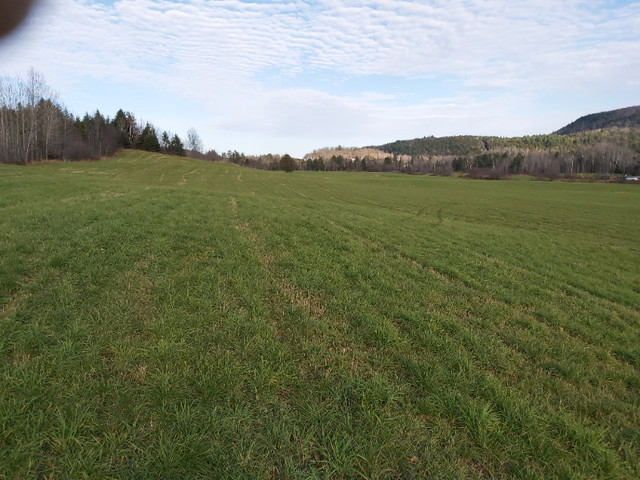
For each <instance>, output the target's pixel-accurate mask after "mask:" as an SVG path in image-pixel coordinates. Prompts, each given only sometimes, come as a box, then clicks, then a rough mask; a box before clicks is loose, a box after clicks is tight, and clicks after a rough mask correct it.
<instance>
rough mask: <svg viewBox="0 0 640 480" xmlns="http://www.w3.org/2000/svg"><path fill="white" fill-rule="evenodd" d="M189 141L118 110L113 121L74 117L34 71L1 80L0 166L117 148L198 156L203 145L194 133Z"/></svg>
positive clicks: (84, 156)
mask: <svg viewBox="0 0 640 480" xmlns="http://www.w3.org/2000/svg"><path fill="white" fill-rule="evenodd" d="M187 136H188V142H187V145H186V146H185V145H184V143H183V142H182V140H181V139H180V137H179V136H178V134H175V133H174V134H171V133H169V132H167V131H162V132H161V133H160V132H159V131H158V129H157V128H156V127H155V126H154V125H153V124H151V123H149V122H143V121H139V120H137V119H136V117H135V115H134V114H133V113H131V112H126V111H124V110H122V109H120V110H118V111H117V112H116V114H115V116H114V117H113V118H109V117H105V116H104V115H103V114H102V113H101V112H100V111H98V110H96V112H95V113H93V114H89V113H85V115H84V116H83V117H82V118H80V117H76V116H74V115H73V114H71V113H70V112H69V111H68V110H67V109H66V108H65V107H64V106H63V105H62V104H61V103H60V102H59V101H58V98H57V95H56V93H55V92H54V91H53V90H52V89H51V88H49V87H48V86H47V84H46V82H45V80H44V77H43V76H42V75H41V74H40V73H38V72H36V71H35V70H33V69H31V70H30V71H29V73H28V74H27V76H26V78H20V77H17V78H7V77H5V78H1V77H0V163H17V164H27V163H30V162H35V161H41V160H86V159H95V160H97V159H99V158H100V157H103V156H110V155H113V154H114V153H115V152H116V151H117V150H118V149H120V148H137V149H141V150H148V151H152V152H162V153H166V154H169V155H178V156H185V155H187V153H190V151H192V152H194V153H195V154H201V151H202V142H201V140H200V137H199V135H198V133H197V132H196V131H195V129H193V128H192V129H190V130H189V132H188V134H187Z"/></svg>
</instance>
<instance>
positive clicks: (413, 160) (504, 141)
mask: <svg viewBox="0 0 640 480" xmlns="http://www.w3.org/2000/svg"><path fill="white" fill-rule="evenodd" d="M368 149H369V150H374V149H377V150H379V151H381V152H384V153H386V154H388V155H391V156H393V158H392V162H387V164H386V165H385V164H380V162H378V165H376V164H375V163H373V162H370V164H369V170H371V169H376V168H377V169H380V170H385V169H387V170H389V169H390V170H399V171H406V172H411V173H433V174H448V173H451V172H452V171H460V172H466V173H469V174H474V175H475V174H479V175H480V176H485V177H486V176H489V177H492V178H500V177H502V176H506V175H509V174H513V173H526V174H530V175H539V176H546V177H554V176H569V177H572V176H575V175H582V174H601V175H611V174H623V173H626V174H636V175H637V174H638V173H640V107H629V108H624V109H621V110H614V111H611V112H603V113H598V114H593V115H587V116H585V117H582V118H580V119H578V120H576V121H575V122H573V123H572V124H570V125H567V126H566V127H564V128H563V129H560V130H559V131H557V132H555V133H552V134H544V135H531V136H524V137H510V138H509V137H496V136H470V135H464V136H449V137H439V138H438V137H433V136H431V137H423V138H415V139H412V140H397V141H395V142H391V143H387V144H384V145H379V146H372V147H368ZM372 158H375V157H372ZM407 159H408V160H407ZM357 160H358V159H357V158H356V164H357Z"/></svg>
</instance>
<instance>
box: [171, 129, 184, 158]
mask: <svg viewBox="0 0 640 480" xmlns="http://www.w3.org/2000/svg"><path fill="white" fill-rule="evenodd" d="M168 151H169V153H170V154H171V155H178V156H179V157H184V156H185V155H186V153H185V151H184V145H182V140H180V137H179V136H178V134H175V135H174V136H173V138H172V139H171V142H170V143H169V150H168Z"/></svg>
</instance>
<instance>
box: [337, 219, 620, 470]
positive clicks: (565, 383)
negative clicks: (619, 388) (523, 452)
mask: <svg viewBox="0 0 640 480" xmlns="http://www.w3.org/2000/svg"><path fill="white" fill-rule="evenodd" d="M329 223H330V224H331V225H332V226H334V227H335V228H337V229H338V230H340V231H341V232H343V233H346V234H349V235H352V236H355V238H357V241H359V242H365V243H366V244H368V245H369V247H370V248H372V249H375V250H378V251H379V250H380V249H385V250H386V251H388V252H389V254H390V255H391V256H392V257H393V256H395V257H396V258H398V257H399V258H401V259H402V260H403V261H405V262H408V263H410V264H411V265H413V266H415V267H417V268H419V269H421V270H423V271H427V272H429V273H430V274H432V275H434V276H435V277H436V278H438V279H439V280H440V281H442V282H444V283H445V284H447V285H449V286H450V287H453V288H450V290H451V291H455V292H456V294H457V295H461V294H462V296H463V297H471V298H482V299H487V298H488V299H490V300H491V303H493V304H495V305H497V306H499V307H500V309H501V310H502V311H504V312H505V313H504V314H503V315H505V314H506V318H505V320H506V321H507V322H509V318H511V317H513V316H515V317H520V318H521V319H522V320H519V321H525V320H526V321H527V322H530V323H531V322H532V323H533V324H536V323H537V319H536V317H535V315H533V314H532V312H531V311H530V310H529V309H527V310H522V309H521V308H519V307H518V306H513V305H510V304H507V303H504V302H502V301H500V300H497V299H495V298H491V297H490V296H489V295H487V292H481V291H478V290H476V289H475V288H473V286H471V285H468V284H464V283H462V282H460V280H459V279H457V278H455V277H453V278H452V277H449V276H448V275H446V274H442V273H441V272H439V271H437V270H435V269H432V268H429V267H427V266H425V265H423V264H422V263H420V262H418V261H417V260H415V259H413V258H411V257H409V256H406V255H405V254H403V253H402V252H401V251H398V250H397V249H394V248H391V247H389V246H387V245H385V246H384V247H383V246H381V245H380V243H379V242H376V241H374V240H371V239H369V238H367V237H363V236H360V235H358V234H356V233H354V232H353V231H352V230H349V229H348V228H347V227H345V226H343V225H338V224H336V223H335V222H334V221H330V222H329ZM375 250H373V251H375ZM483 302H484V301H483ZM423 308H426V309H427V311H428V309H429V308H430V305H428V304H427V305H423ZM507 312H510V313H507ZM464 315H465V316H467V315H469V313H465V314H464ZM461 320H463V319H462V318H461V319H460V320H457V321H456V320H453V321H451V320H448V319H447V318H446V317H439V320H438V323H440V325H442V327H443V328H444V330H441V331H439V333H436V331H434V332H433V333H434V334H436V335H438V336H439V337H440V338H441V339H443V338H452V339H453V338H455V339H457V340H456V341H455V342H451V341H448V342H447V343H448V344H449V346H448V347H447V348H446V349H445V351H442V350H438V351H435V352H434V355H437V356H438V358H439V359H440V362H441V363H442V361H443V360H444V359H445V358H447V354H446V351H447V350H452V349H453V350H454V351H455V350H456V349H457V348H459V347H460V346H462V345H464V347H463V348H464V350H458V352H459V353H462V352H463V351H467V352H468V353H466V354H464V355H463V357H461V358H464V360H462V362H463V363H462V364H461V365H465V367H464V368H465V370H466V371H467V372H468V374H466V375H464V377H463V378H464V380H463V385H467V384H468V385H471V384H472V382H473V379H474V378H479V377H482V375H481V372H482V371H484V372H486V371H490V372H492V375H494V376H495V377H496V378H500V381H501V383H503V384H504V385H505V386H506V385H512V387H508V388H509V390H510V391H511V393H510V394H509V396H508V397H507V398H505V399H503V400H501V402H502V403H504V402H505V401H506V402H507V403H513V401H514V400H515V399H517V398H523V394H522V393H521V392H520V391H519V389H520V386H521V385H523V383H522V382H525V384H528V383H530V382H531V381H533V382H534V383H535V384H539V385H545V386H546V389H547V391H549V390H550V391H555V392H557V398H558V399H561V398H567V397H569V398H577V395H575V393H576V392H577V391H576V387H578V386H581V388H582V389H583V393H586V392H584V385H582V383H583V382H584V378H580V377H576V378H571V377H569V378H565V377H557V376H555V375H553V376H552V377H548V376H547V375H545V373H544V372H541V371H540V369H539V367H536V365H541V364H542V365H545V363H546V364H547V365H549V364H550V362H549V360H551V359H552V358H553V356H551V355H550V351H549V350H542V351H541V355H539V356H538V355H536V356H534V357H531V353H530V348H529V347H528V346H527V345H535V344H539V343H540V342H543V343H544V341H545V340H544V339H542V338H540V333H542V332H545V331H546V334H547V338H548V341H549V342H551V344H554V343H556V340H555V335H556V334H555V333H552V332H553V330H555V329H553V327H551V328H552V329H553V330H550V329H549V328H548V327H547V326H546V325H545V326H544V327H543V329H542V330H541V329H540V328H538V329H537V330H536V331H537V334H536V335H535V336H534V335H530V334H528V333H527V332H526V330H520V329H518V328H516V329H515V330H514V329H513V328H512V327H511V328H509V329H508V330H510V331H512V332H514V333H517V332H519V333H517V335H516V337H513V334H510V335H507V337H506V338H503V335H502V334H501V333H500V332H498V335H496V332H495V331H494V330H493V329H492V328H490V326H491V324H493V322H492V321H491V322H488V325H487V326H485V325H484V322H481V323H478V322H474V323H469V322H464V323H463V322H462V321H461ZM478 327H480V328H479V329H478ZM503 328H504V327H503ZM416 333H418V332H416ZM505 333H506V332H505ZM523 334H524V336H523ZM563 336H564V337H565V338H564V340H562V341H563V342H567V341H568V342H569V345H573V346H572V347H570V349H571V350H575V351H583V352H585V353H586V352H587V350H585V347H584V344H583V343H582V342H581V341H578V340H577V339H575V338H573V339H572V338H571V337H567V336H566V334H565V335H563ZM509 337H511V340H509ZM488 338H492V339H493V341H492V342H491V343H490V344H489V345H487V343H486V340H487V339H488ZM513 339H518V340H516V343H515V344H514V343H513ZM522 342H524V343H522ZM456 345H457V346H456ZM514 347H515V350H514ZM496 348H497V350H496ZM500 352H502V353H500ZM500 356H502V357H503V360H502V362H501V365H500V368H496V367H497V366H496V365H495V360H496V358H499V357H500ZM562 358H564V355H559V356H558V357H557V361H561V359H562ZM591 360H592V362H591V363H593V360H594V358H593V357H591ZM459 361H460V360H455V361H453V363H452V364H451V367H450V368H451V369H452V370H453V371H455V370H456V368H457V367H456V365H460V364H459V363H458V362H459ZM477 362H480V363H479V364H478V365H479V366H480V367H481V370H476V368H475V367H473V365H474V364H476V363H477ZM508 364H511V365H512V367H511V368H510V369H507V370H506V371H505V370H504V368H505V367H506V366H507V365H508ZM617 369H618V370H619V368H617ZM516 372H517V373H516ZM514 374H515V375H514ZM629 374H632V372H629ZM421 378H423V377H421ZM424 378H426V377H424ZM424 378H423V380H424ZM429 384H431V385H432V384H433V382H432V381H429ZM434 388H435V387H434ZM483 390H484V387H480V391H479V392H476V393H474V395H479V396H480V397H482V396H483V395H484V394H483V393H482V391H483ZM503 390H504V388H503ZM590 390H591V392H592V395H594V396H596V397H600V400H599V401H600V402H604V403H607V404H609V405H610V408H612V409H613V411H617V412H619V414H620V415H622V416H628V415H630V414H631V411H630V410H629V409H628V407H627V406H625V405H622V404H619V403H618V402H616V400H615V398H614V397H613V396H612V395H609V394H607V393H603V392H602V391H601V386H599V385H598V384H595V385H593V387H592V388H591V389H590ZM505 392H506V390H505ZM570 392H574V393H570ZM524 398H528V400H527V404H528V405H527V410H528V411H533V410H535V409H536V408H537V406H538V405H540V406H543V408H544V410H543V411H544V414H545V415H544V416H546V417H552V418H556V420H555V422H556V423H557V424H558V425H565V426H567V427H566V428H574V427H569V426H570V425H576V424H582V421H580V420H579V419H578V417H575V416H573V415H571V414H566V413H560V412H558V411H556V407H555V406H554V405H552V404H548V403H546V402H545V400H544V399H542V398H536V397H535V396H534V397H531V396H529V395H527V394H525V396H524ZM489 400H490V401H495V399H492V400H491V399H488V401H489ZM547 402H548V400H547ZM569 403H570V404H573V407H574V408H575V409H576V410H577V411H578V412H581V414H584V415H591V416H592V415H593V414H594V413H595V412H594V411H593V409H592V408H591V407H589V406H588V405H583V404H582V403H580V402H575V403H574V402H569ZM473 408H475V407H473ZM483 408H484V407H483ZM541 413H542V411H541ZM547 427H548V426H545V427H544V428H538V430H537V431H538V432H539V433H540V435H542V432H543V431H544V429H545V428H547ZM563 428H564V427H563ZM575 428H584V427H575ZM594 432H598V433H594V434H595V435H596V437H598V438H607V437H608V438H609V440H610V441H613V437H610V436H609V435H607V433H606V431H603V430H599V429H597V428H596V429H595V430H594ZM522 433H525V432H522ZM541 441H542V444H544V443H545V442H544V441H543V440H541ZM526 442H530V440H526ZM604 445H605V444H602V443H601V444H598V445H595V444H594V445H592V447H593V448H595V449H596V450H597V451H600V450H602V449H603V448H604V449H605V450H607V451H609V453H607V454H606V455H605V457H601V458H600V461H603V462H605V463H606V460H605V458H607V456H610V455H612V454H613V453H612V451H611V450H608V449H607V447H605V446H604ZM545 448H550V447H549V446H547V447H545ZM554 448H558V447H557V446H556V447H554ZM603 451H604V450H603Z"/></svg>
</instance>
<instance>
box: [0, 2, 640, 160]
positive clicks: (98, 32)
mask: <svg viewBox="0 0 640 480" xmlns="http://www.w3.org/2000/svg"><path fill="white" fill-rule="evenodd" d="M638 32H640V4H638V3H637V2H629V3H626V4H625V3H624V2H623V3H621V2H617V3H612V2H607V1H593V2H582V1H577V0H570V1H567V2H557V1H551V0H535V1H530V2H509V1H505V0H495V1H491V2H487V1H483V0H452V1H441V0H433V1H403V0H373V1H371V0H366V1H365V0H350V1H338V0H319V1H311V0H309V1H303V0H294V1H289V0H281V1H276V2H265V3H262V2H260V3H252V2H246V1H240V0H222V1H215V2H211V1H203V0H192V1H181V2H180V1H176V0H119V1H115V2H114V3H113V4H112V5H109V4H100V3H96V2H91V1H89V0H57V1H54V0H45V1H44V6H43V8H41V9H40V11H39V12H38V15H37V16H36V18H34V20H33V21H32V22H31V27H30V28H28V29H25V30H23V32H21V33H20V34H19V35H18V37H16V40H14V41H11V42H9V43H8V44H6V45H1V44H0V55H2V56H3V58H6V61H5V60H3V64H4V65H5V67H4V68H5V69H6V70H9V71H10V73H19V72H24V71H26V69H27V68H28V67H29V66H34V67H35V68H36V69H37V70H40V71H43V72H44V73H45V75H46V76H47V79H48V81H49V82H50V83H51V84H52V86H53V87H54V88H60V89H61V90H63V91H65V92H67V91H69V92H72V91H73V89H74V85H77V84H80V83H82V82H84V81H87V79H88V80H89V81H90V80H91V79H100V80H101V81H104V80H105V79H106V80H112V81H118V82H129V83H131V84H134V85H138V86H148V87H150V88H156V89H159V90H161V91H163V92H166V94H167V95H172V96H178V97H183V98H185V99H189V100H191V101H193V102H197V103H198V104H199V105H201V106H202V108H204V109H208V110H209V111H210V117H211V118H210V120H209V121H208V122H207V125H215V126H217V127H218V128H223V129H225V130H227V131H229V132H235V134H237V135H243V136H242V138H246V139H249V140H247V141H251V138H252V136H253V137H255V136H256V135H265V136H266V135H271V136H272V137H273V138H276V137H278V136H282V138H286V139H291V138H292V137H294V138H299V137H304V138H305V139H306V140H305V141H307V142H308V144H309V147H315V146H317V144H320V145H325V144H327V142H329V141H331V140H333V139H338V138H341V136H342V138H344V140H343V141H341V142H340V143H346V142H348V140H349V139H353V141H355V140H356V139H361V138H372V139H373V138H381V140H382V139H383V138H382V137H384V140H388V139H389V136H396V137H397V138H405V137H409V136H410V135H415V134H414V133H409V132H415V131H419V130H421V129H429V131H421V132H420V133H416V134H417V135H422V134H431V133H434V134H435V133H436V132H437V133H438V134H447V133H454V131H455V133H479V132H478V130H479V126H482V128H485V127H486V126H487V125H490V126H495V128H496V130H498V131H497V132H496V133H501V134H506V133H504V132H507V131H509V130H510V129H512V128H513V127H516V128H517V127H518V125H519V126H520V128H525V127H527V126H529V127H530V126H531V125H534V124H536V122H535V121H531V120H526V119H525V116H523V115H520V114H515V113H514V112H517V111H519V110H516V109H521V108H524V107H526V106H527V105H530V104H531V102H534V101H535V100H534V99H532V97H531V96H532V95H533V96H538V97H537V98H538V99H540V100H539V101H544V100H543V99H544V97H545V96H546V95H559V94H565V95H572V94H574V93H572V92H576V91H579V92H580V94H581V95H584V96H585V98H587V96H589V95H590V96H591V97H594V96H595V97H602V98H603V99H604V98H605V97H606V96H607V95H610V94H609V93H607V92H608V91H611V90H616V96H615V97H611V99H610V100H609V101H610V102H614V103H615V102H616V101H618V102H628V104H634V103H638V102H637V98H633V93H632V92H633V91H634V89H636V88H637V80H634V79H637V78H640V56H638V55H637V52H638V51H640V34H639V33H638ZM6 70H5V71H6ZM327 71H330V72H332V74H333V75H334V76H336V77H337V78H340V77H343V78H351V79H355V80H356V81H357V79H359V78H361V77H367V76H370V75H376V76H385V75H394V76H395V77H396V78H397V77H405V78H412V79H430V81H431V82H430V83H429V85H432V83H433V82H432V81H433V80H434V79H435V80H437V79H439V78H444V77H446V78H448V79H451V78H455V79H457V81H456V83H458V84H459V85H460V90H459V91H458V92H456V93H455V95H454V96H455V97H457V98H458V101H457V102H455V104H452V103H451V102H447V100H446V99H440V98H438V97H437V95H438V94H437V93H435V94H434V93H432V92H430V91H428V90H426V91H424V92H414V94H413V95H411V98H414V99H415V98H416V97H419V100H418V101H415V100H414V102H413V104H411V105H407V104H405V103H401V102H402V100H401V97H400V96H394V95H392V94H391V93H390V92H389V91H372V90H371V89H370V87H369V86H367V87H363V90H362V91H361V92H360V93H359V94H354V93H353V92H342V93H341V92H339V85H338V86H334V87H333V91H330V90H331V89H329V88H328V87H327V85H326V84H325V83H323V82H321V81H320V80H319V78H322V77H323V76H324V75H325V74H326V72H327ZM289 83H291V84H294V85H295V86H294V87H292V86H291V85H289ZM279 84H281V86H278V85H279ZM268 85H269V86H268ZM274 85H275V86H274ZM636 93H637V92H636ZM96 95H99V92H96ZM624 95H626V97H625V96H624ZM626 98H628V100H625V99H626ZM460 99H464V101H462V102H460ZM514 99H516V100H517V101H515V102H514ZM63 100H64V98H63ZM603 102H604V100H603ZM596 103H597V102H596ZM604 103H606V102H604ZM619 106H624V104H623V105H619ZM86 108H87V109H89V110H90V109H92V108H93V106H92V105H87V107H86ZM483 109H484V110H483ZM588 111H589V110H587V112H588ZM140 114H141V115H144V112H140ZM510 115H515V117H514V118H517V119H519V120H518V122H519V123H517V122H514V121H511V122H509V121H506V123H507V124H508V127H505V126H504V125H502V126H501V125H500V124H499V122H501V121H505V119H507V118H509V116H510ZM434 116H435V117H437V118H439V120H438V121H439V123H436V121H435V120H433V118H434ZM491 118H495V119H497V121H495V122H494V121H491V120H490V119H491ZM541 118H542V117H541ZM546 118H548V115H547V116H546ZM389 119H393V122H394V125H390V124H389ZM429 119H431V120H429ZM466 119H470V120H469V121H467V120H466ZM476 120H478V121H482V122H483V123H481V124H480V123H478V124H476V125H475V127H476V128H473V127H474V124H471V123H470V122H471V121H476ZM203 122H205V120H203ZM516 123H517V124H516ZM203 124H204V123H203ZM439 125H443V126H447V127H448V128H450V130H448V131H441V130H442V129H441V128H440V127H439ZM457 126H464V127H465V128H468V130H466V131H465V132H459V130H460V129H459V128H457ZM558 126H559V125H557V124H556V125H552V126H549V127H547V128H546V129H545V130H543V131H549V130H550V129H552V128H557V127H558ZM391 132H393V134H392V133H391ZM403 132H407V133H403ZM512 133H513V134H517V133H518V132H517V131H516V132H512ZM520 133H536V132H524V131H523V132H520ZM203 137H204V138H205V139H206V137H207V136H206V133H204V134H203ZM236 138H240V137H236ZM265 138H266V137H265ZM314 139H316V142H317V143H316V144H313V143H312V142H314ZM218 141H219V140H218ZM298 143H299V141H298ZM274 144H275V142H274ZM237 148H239V149H240V148H249V147H244V146H242V145H238V146H237ZM300 148H302V147H300Z"/></svg>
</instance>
